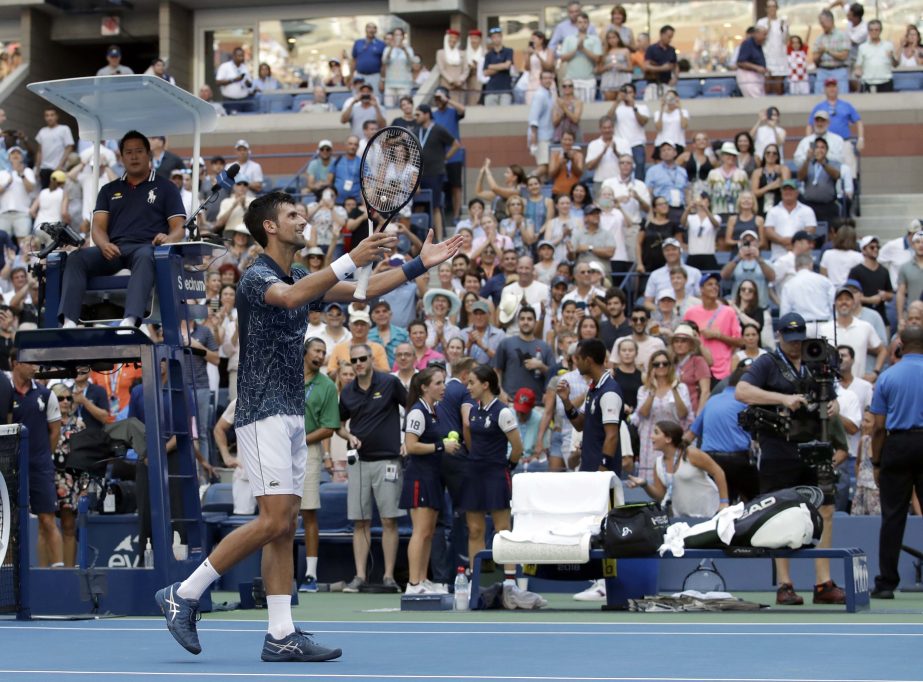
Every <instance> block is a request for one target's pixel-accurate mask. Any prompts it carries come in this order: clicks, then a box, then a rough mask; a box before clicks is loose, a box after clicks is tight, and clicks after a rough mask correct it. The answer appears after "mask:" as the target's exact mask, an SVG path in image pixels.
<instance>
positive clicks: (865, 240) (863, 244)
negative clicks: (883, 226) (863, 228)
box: [859, 234, 880, 250]
mask: <svg viewBox="0 0 923 682" xmlns="http://www.w3.org/2000/svg"><path fill="white" fill-rule="evenodd" d="M872 242H878V237H876V236H875V235H873V234H867V235H865V236H864V237H863V238H862V239H860V240H859V249H860V250H861V249H864V248H865V247H866V246H868V245H869V244H871V243H872ZM879 243H880V242H879Z"/></svg>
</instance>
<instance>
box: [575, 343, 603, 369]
mask: <svg viewBox="0 0 923 682" xmlns="http://www.w3.org/2000/svg"><path fill="white" fill-rule="evenodd" d="M577 355H579V356H580V357H582V358H587V359H589V360H592V361H593V364H596V365H604V364H606V344H604V343H603V342H602V339H583V340H582V341H578V342H577Z"/></svg>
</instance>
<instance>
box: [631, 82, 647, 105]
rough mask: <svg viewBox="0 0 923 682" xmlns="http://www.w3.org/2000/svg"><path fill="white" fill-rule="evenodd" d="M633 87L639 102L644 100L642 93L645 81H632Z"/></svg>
mask: <svg viewBox="0 0 923 682" xmlns="http://www.w3.org/2000/svg"><path fill="white" fill-rule="evenodd" d="M633 85H634V86H635V96H636V98H637V99H638V100H639V101H640V100H643V99H644V91H645V90H646V89H647V81H646V80H643V79H642V80H637V81H634V83H633Z"/></svg>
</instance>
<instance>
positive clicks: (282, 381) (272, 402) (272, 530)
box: [155, 192, 461, 661]
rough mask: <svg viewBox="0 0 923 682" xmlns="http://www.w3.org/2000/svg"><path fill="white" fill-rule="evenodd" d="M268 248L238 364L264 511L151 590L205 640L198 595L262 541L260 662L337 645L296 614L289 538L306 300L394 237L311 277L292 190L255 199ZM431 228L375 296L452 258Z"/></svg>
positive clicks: (252, 467)
mask: <svg viewBox="0 0 923 682" xmlns="http://www.w3.org/2000/svg"><path fill="white" fill-rule="evenodd" d="M244 220H245V224H246V226H247V229H248V230H249V232H250V234H251V235H252V236H253V238H254V239H255V240H256V241H257V243H259V245H260V246H262V247H263V249H264V253H263V254H262V255H261V256H260V257H259V258H257V259H256V261H255V262H254V263H253V265H252V266H251V267H250V268H249V269H248V270H247V271H246V273H244V276H243V277H242V278H241V280H240V284H239V285H238V288H237V311H238V315H239V320H240V329H241V334H240V369H239V372H238V377H237V412H236V414H235V420H234V424H235V427H236V430H237V444H238V457H239V461H240V462H241V464H242V465H243V467H244V469H245V470H246V472H247V475H248V476H249V478H250V485H251V487H252V489H253V494H254V495H255V496H256V499H257V501H258V503H259V516H257V518H255V519H254V520H253V521H251V522H250V523H248V524H246V525H244V526H241V527H240V528H238V529H237V530H235V531H234V532H233V533H231V534H230V535H228V536H227V537H226V538H225V539H224V540H222V541H221V543H220V544H219V545H218V546H217V547H216V548H215V550H214V551H213V552H212V553H211V555H210V556H209V557H208V559H206V560H205V561H204V562H202V564H201V565H200V566H199V567H198V568H197V569H196V570H195V571H194V572H193V573H192V575H191V576H189V577H188V578H187V579H186V580H185V581H183V582H182V583H174V584H173V585H168V586H167V587H165V588H163V589H162V590H159V591H158V592H157V594H156V595H155V598H156V600H157V603H158V605H159V606H160V608H161V610H162V611H163V614H164V616H165V617H166V619H167V627H168V628H169V630H170V634H172V635H173V637H174V638H175V639H176V641H177V642H179V643H180V644H181V645H182V646H183V648H185V649H186V650H187V651H189V652H191V653H193V654H198V653H199V652H200V651H201V650H202V647H201V646H200V644H199V636H198V633H197V632H196V620H197V616H198V605H199V602H198V600H199V598H200V597H201V596H202V594H203V593H204V592H205V590H206V589H208V586H209V585H211V584H212V583H213V582H214V581H215V580H216V579H217V578H218V577H219V576H220V575H221V574H222V573H224V572H225V571H227V570H228V569H230V568H231V567H232V566H234V565H235V564H236V563H238V562H239V561H241V560H242V559H244V558H245V557H247V556H248V555H249V554H251V553H252V552H254V551H256V550H258V549H260V548H262V550H263V557H262V575H263V584H264V585H265V587H266V594H267V597H266V601H267V604H268V607H269V632H268V633H267V634H266V638H265V640H264V643H263V653H262V659H263V660H264V661H326V660H330V659H333V658H338V657H339V656H340V655H341V653H342V652H341V651H340V650H339V649H328V648H326V647H322V646H319V645H318V644H316V643H315V642H314V641H313V640H312V639H311V638H310V636H309V635H308V634H307V633H304V632H302V631H301V630H299V629H297V628H296V627H295V624H294V623H293V621H292V609H291V588H292V578H293V566H292V546H293V542H294V537H295V523H296V519H297V518H298V508H299V505H300V501H301V500H300V498H301V492H302V488H303V483H304V475H305V466H306V462H307V455H308V450H307V445H306V443H305V431H304V373H303V358H304V337H305V331H306V330H307V324H308V308H309V306H310V304H312V303H317V304H319V303H320V302H321V301H327V302H332V301H341V302H342V301H351V300H352V299H353V292H354V289H355V285H354V284H352V283H350V282H344V281H343V280H344V279H345V278H346V277H348V276H349V275H351V274H352V273H353V272H354V271H355V270H356V268H357V267H361V266H363V265H365V264H367V263H371V262H372V261H374V260H377V259H379V258H382V257H383V256H385V255H387V254H388V253H389V252H390V248H391V247H392V246H393V245H394V242H395V241H396V240H395V239H394V238H393V237H390V236H386V235H385V234H384V233H376V234H372V235H370V236H369V237H367V238H366V239H364V240H363V241H362V242H360V243H359V244H358V246H356V247H355V248H353V250H352V252H351V253H349V254H347V255H344V256H341V257H340V258H339V259H337V260H336V261H334V262H333V263H332V264H331V265H330V267H326V268H324V269H323V270H321V271H319V272H316V273H314V274H311V275H309V274H308V273H307V272H306V271H305V270H303V269H301V268H300V267H294V268H293V267H292V260H293V259H294V256H295V252H296V251H298V250H299V249H302V248H304V246H305V241H304V237H303V235H302V233H303V231H304V227H305V224H306V223H305V220H304V218H302V217H300V216H299V215H298V213H297V212H296V211H295V201H294V199H293V198H292V197H291V196H289V195H288V194H284V193H282V192H273V193H271V194H267V195H265V196H262V197H260V198H258V199H255V200H254V201H253V203H252V204H250V207H249V208H248V209H247V213H246V216H245V218H244ZM432 237H433V236H432V232H430V234H429V235H428V236H427V238H426V241H425V242H424V244H423V249H422V250H421V251H420V255H419V256H417V257H416V258H414V259H413V260H412V261H409V262H407V263H406V264H405V265H404V266H403V267H402V268H398V269H393V270H389V271H388V272H385V273H381V274H378V275H375V276H373V277H372V278H371V280H370V282H369V288H368V295H369V297H370V298H371V297H374V296H380V295H382V294H384V293H386V292H388V291H390V290H391V289H394V288H396V287H397V286H399V285H401V284H403V283H404V282H406V281H410V280H414V279H416V278H417V277H419V276H421V275H423V274H424V273H426V271H427V270H428V269H429V268H432V267H435V266H437V265H439V264H440V263H442V262H443V261H446V260H448V259H450V258H452V257H453V256H454V255H455V254H456V252H457V251H458V248H459V246H460V244H461V239H460V238H458V237H454V238H452V239H449V240H447V241H445V242H442V243H439V244H434V243H433V241H432Z"/></svg>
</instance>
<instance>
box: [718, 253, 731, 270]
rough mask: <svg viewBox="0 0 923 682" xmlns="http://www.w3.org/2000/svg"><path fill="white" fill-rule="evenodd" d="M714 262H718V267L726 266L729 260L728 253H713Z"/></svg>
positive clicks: (729, 254)
mask: <svg viewBox="0 0 923 682" xmlns="http://www.w3.org/2000/svg"><path fill="white" fill-rule="evenodd" d="M715 260H716V261H718V265H720V266H721V267H724V266H725V265H727V264H728V261H730V260H731V252H730V251H715Z"/></svg>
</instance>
